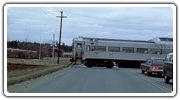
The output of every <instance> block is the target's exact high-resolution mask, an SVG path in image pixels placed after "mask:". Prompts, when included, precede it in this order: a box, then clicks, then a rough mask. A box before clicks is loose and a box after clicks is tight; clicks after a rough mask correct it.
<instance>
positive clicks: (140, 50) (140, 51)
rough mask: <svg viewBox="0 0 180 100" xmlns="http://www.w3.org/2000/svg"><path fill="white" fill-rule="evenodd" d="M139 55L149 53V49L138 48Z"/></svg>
mask: <svg viewBox="0 0 180 100" xmlns="http://www.w3.org/2000/svg"><path fill="white" fill-rule="evenodd" d="M136 52H137V53H148V49H147V48H137V51H136Z"/></svg>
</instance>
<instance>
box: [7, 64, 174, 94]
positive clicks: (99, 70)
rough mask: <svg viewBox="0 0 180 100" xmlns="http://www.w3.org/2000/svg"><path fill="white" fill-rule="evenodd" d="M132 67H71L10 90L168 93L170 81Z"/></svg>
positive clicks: (170, 89) (25, 91) (22, 91)
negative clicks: (166, 81) (145, 73)
mask: <svg viewBox="0 0 180 100" xmlns="http://www.w3.org/2000/svg"><path fill="white" fill-rule="evenodd" d="M140 72H141V71H140V69H135V68H112V69H107V68H104V67H93V68H87V67H85V66H84V65H73V66H72V67H70V68H67V69H64V70H61V71H58V72H55V73H52V74H49V75H46V76H43V77H40V78H37V79H33V80H30V81H27V82H23V83H20V84H16V85H13V86H8V88H7V89H8V92H10V93H171V92H172V84H166V83H164V81H163V78H161V77H156V76H146V75H144V74H141V73H140Z"/></svg>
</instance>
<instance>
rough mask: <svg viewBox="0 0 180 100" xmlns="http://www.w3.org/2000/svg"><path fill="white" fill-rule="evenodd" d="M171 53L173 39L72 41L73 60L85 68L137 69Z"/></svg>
mask: <svg viewBox="0 0 180 100" xmlns="http://www.w3.org/2000/svg"><path fill="white" fill-rule="evenodd" d="M172 51H173V39H172V38H166V37H161V38H160V37H158V38H154V39H151V40H148V41H140V40H120V39H103V38H87V37H78V38H75V39H73V59H74V61H77V60H81V61H82V62H83V63H84V64H85V65H86V66H87V67H92V66H105V67H107V68H112V67H113V66H114V64H115V63H116V64H117V65H118V66H119V67H121V66H127V65H128V66H130V67H137V66H138V67H139V66H140V63H141V62H143V61H145V60H146V59H147V58H151V57H158V58H164V57H165V55H166V54H168V53H170V52H172Z"/></svg>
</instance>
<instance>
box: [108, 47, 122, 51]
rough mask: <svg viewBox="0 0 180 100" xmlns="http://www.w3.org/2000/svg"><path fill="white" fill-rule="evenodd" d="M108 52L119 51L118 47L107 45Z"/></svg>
mask: <svg viewBox="0 0 180 100" xmlns="http://www.w3.org/2000/svg"><path fill="white" fill-rule="evenodd" d="M108 51H109V52H120V47H108Z"/></svg>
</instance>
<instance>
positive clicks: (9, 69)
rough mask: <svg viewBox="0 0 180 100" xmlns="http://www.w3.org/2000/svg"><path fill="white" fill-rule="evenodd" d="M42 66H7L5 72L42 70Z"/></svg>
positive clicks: (9, 64) (10, 64)
mask: <svg viewBox="0 0 180 100" xmlns="http://www.w3.org/2000/svg"><path fill="white" fill-rule="evenodd" d="M42 67H43V65H27V64H13V63H8V64H7V71H8V72H11V71H16V70H25V69H33V68H42Z"/></svg>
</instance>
